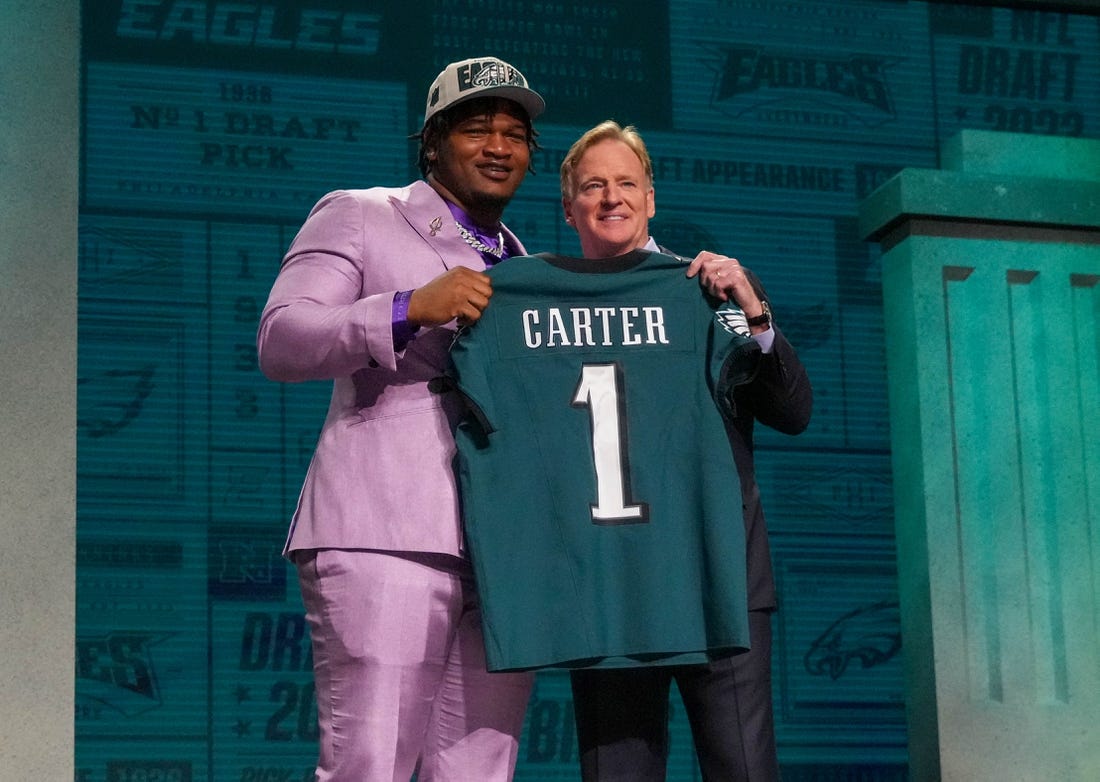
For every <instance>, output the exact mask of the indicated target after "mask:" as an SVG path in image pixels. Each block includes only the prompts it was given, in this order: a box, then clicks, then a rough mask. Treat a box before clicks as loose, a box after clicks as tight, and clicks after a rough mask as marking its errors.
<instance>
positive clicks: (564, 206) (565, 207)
mask: <svg viewBox="0 0 1100 782" xmlns="http://www.w3.org/2000/svg"><path fill="white" fill-rule="evenodd" d="M561 210H562V212H563V213H564V214H565V222H566V223H568V224H569V225H572V224H573V202H572V201H570V200H569V199H568V198H566V197H565V196H562V199H561Z"/></svg>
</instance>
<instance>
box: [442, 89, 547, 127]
mask: <svg viewBox="0 0 1100 782" xmlns="http://www.w3.org/2000/svg"><path fill="white" fill-rule="evenodd" d="M478 98H504V99H505V100H510V101H513V102H514V103H518V104H519V105H520V107H522V108H523V110H524V111H526V112H527V116H528V117H529V118H530V119H532V120H533V119H535V117H537V116H539V115H540V114H542V112H543V111H545V110H546V101H544V100H543V99H542V96H541V95H539V94H538V93H537V92H535V91H534V90H532V89H529V88H527V87H517V86H515V85H513V84H502V85H500V86H498V87H487V88H485V89H483V90H478V91H477V92H474V93H471V94H469V95H465V96H463V97H461V98H459V99H458V100H456V101H454V102H453V103H449V104H447V105H446V106H442V107H439V108H437V109H436V110H435V111H433V112H432V113H431V114H429V115H427V116H426V117H425V118H424V124H427V122H428V119H429V118H430V117H434V116H435V115H436V114H439V113H440V112H443V111H450V110H451V109H453V108H454V107H455V106H461V105H462V104H463V103H468V102H469V101H472V100H477V99H478Z"/></svg>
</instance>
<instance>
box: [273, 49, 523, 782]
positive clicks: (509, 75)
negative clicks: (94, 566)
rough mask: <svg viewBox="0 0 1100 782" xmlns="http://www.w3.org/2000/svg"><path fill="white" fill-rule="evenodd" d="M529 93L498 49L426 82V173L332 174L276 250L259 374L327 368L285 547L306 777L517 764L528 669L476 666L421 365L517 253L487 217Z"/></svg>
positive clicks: (444, 431) (513, 169)
mask: <svg viewBox="0 0 1100 782" xmlns="http://www.w3.org/2000/svg"><path fill="white" fill-rule="evenodd" d="M544 107H545V104H544V102H543V99H542V98H541V97H540V96H539V95H538V94H537V93H536V92H534V91H532V90H531V89H529V88H528V87H527V81H526V79H525V78H524V77H523V75H522V74H521V73H520V72H519V71H517V70H516V69H515V68H513V67H512V66H510V65H509V64H508V63H506V62H503V61H501V60H499V59H496V58H494V57H480V58H475V59H472V60H464V61H461V62H456V63H452V64H450V65H448V66H447V67H446V68H445V69H444V70H443V71H442V72H441V73H440V74H439V76H438V77H437V78H436V80H435V81H434V82H433V83H432V85H431V87H430V88H429V91H428V101H427V108H426V110H425V121H424V125H423V127H422V129H421V132H420V134H419V142H420V147H419V152H418V157H419V165H420V170H421V171H422V173H423V174H424V179H423V180H418V181H416V182H413V183H412V184H410V185H408V186H406V187H402V188H381V187H376V188H371V189H368V190H342V191H336V192H333V193H329V194H328V195H326V196H325V197H324V198H322V199H321V200H320V201H319V202H318V203H317V205H316V206H315V207H314V208H313V211H312V212H311V213H310V215H309V217H308V219H307V220H306V222H305V224H304V225H303V226H302V228H301V230H300V231H299V233H298V235H297V237H296V238H295V239H294V241H293V243H292V244H291V246H290V249H289V251H288V252H287V254H286V257H285V258H284V259H283V264H282V268H281V269H280V271H279V274H278V277H277V279H276V280H275V283H274V286H273V287H272V290H271V295H270V297H269V299H268V302H267V306H266V307H265V308H264V311H263V315H262V316H261V319H260V327H259V334H258V338H257V341H258V347H259V360H260V368H261V369H262V370H263V372H264V374H265V375H267V376H268V377H269V378H271V379H273V380H279V381H284V382H297V381H304V380H332V381H333V391H332V401H331V404H330V406H329V410H328V415H327V417H326V419H325V423H324V427H323V429H322V431H321V434H320V438H319V441H318V443H317V447H316V451H315V453H314V455H313V460H312V463H311V464H310V467H309V471H308V474H307V475H306V479H305V484H304V486H303V487H302V492H301V497H300V499H299V503H298V508H297V510H296V512H295V514H294V518H293V521H292V522H291V526H290V534H289V536H288V538H287V543H286V550H285V554H286V556H287V557H289V558H290V559H291V560H292V561H293V562H294V564H295V565H296V567H297V570H298V577H299V584H300V586H301V590H302V597H303V600H304V603H305V607H306V616H307V619H308V621H309V626H310V633H311V636H312V642H313V668H314V677H315V680H316V690H317V708H318V716H319V723H320V753H319V760H318V764H317V780H318V782H331V781H338V782H351V781H352V780H354V782H364V781H365V780H391V779H392V780H395V781H396V780H402V782H406V781H407V780H408V779H409V778H410V776H411V775H412V774H413V773H414V771H415V772H416V773H417V774H418V779H419V780H420V782H432V780H436V781H438V780H478V782H485V781H488V780H507V779H510V778H511V777H512V773H513V770H514V767H515V761H516V755H517V751H518V744H519V734H520V730H521V728H522V725H523V716H524V711H525V709H526V705H527V700H528V697H529V695H530V689H531V683H532V678H531V676H530V675H529V674H525V673H519V674H510V673H509V674H502V673H494V674H490V673H488V672H487V671H486V669H485V658H484V648H483V644H482V636H481V611H480V606H479V602H478V596H477V593H476V591H475V589H474V584H473V580H472V576H471V569H470V567H469V564H468V561H467V559H466V556H465V552H464V550H463V535H462V526H461V522H460V519H459V508H458V497H457V492H456V488H455V480H454V475H453V472H452V465H451V459H452V456H453V455H454V450H455V446H454V439H453V437H452V434H451V431H452V430H451V425H452V423H453V422H454V420H455V415H456V413H457V405H456V403H455V400H454V399H452V398H451V397H452V394H441V393H435V392H433V390H432V389H429V381H431V380H432V379H433V378H436V377H438V376H439V375H440V374H441V372H442V369H443V367H444V365H445V361H446V358H447V350H448V347H449V346H450V344H451V339H452V337H453V335H454V331H455V327H456V326H455V324H456V322H463V323H464V322H471V321H474V320H477V318H478V317H479V316H480V314H481V311H482V310H483V309H484V307H485V306H486V304H487V303H488V301H489V297H490V295H491V294H492V289H491V286H490V283H489V278H488V276H487V275H485V274H484V273H483V271H484V270H485V268H486V267H487V266H488V265H491V264H493V263H496V262H499V261H500V260H502V259H505V258H507V257H509V256H513V255H523V254H525V251H524V248H523V246H522V245H521V244H520V242H519V240H518V239H517V238H516V237H515V236H514V235H513V234H512V233H511V231H509V230H508V229H507V228H506V227H505V226H504V225H503V224H502V223H501V222H500V220H501V215H502V213H503V211H504V208H505V206H506V205H507V204H508V202H509V201H510V200H511V198H512V196H513V195H514V194H515V192H516V189H517V188H518V187H519V185H520V182H522V181H523V178H524V176H525V174H526V173H527V170H528V167H529V164H530V158H531V151H532V150H533V149H535V148H536V143H535V135H536V134H535V131H534V129H533V127H532V124H531V121H532V119H534V118H535V117H537V116H538V115H539V114H540V113H541V112H542V111H543V109H544Z"/></svg>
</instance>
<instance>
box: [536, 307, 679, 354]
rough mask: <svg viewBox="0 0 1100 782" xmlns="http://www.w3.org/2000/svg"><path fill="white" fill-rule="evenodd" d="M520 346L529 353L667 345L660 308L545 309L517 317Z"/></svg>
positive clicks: (661, 309) (662, 310)
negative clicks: (521, 325) (619, 346)
mask: <svg viewBox="0 0 1100 782" xmlns="http://www.w3.org/2000/svg"><path fill="white" fill-rule="evenodd" d="M520 317H521V320H522V323H523V342H524V344H525V345H526V346H527V347H528V348H530V349H532V350H536V349H539V348H556V347H595V346H597V345H601V346H612V345H667V344H669V341H668V335H667V334H666V332H665V311H664V307H606V306H605V307H568V308H565V307H546V308H544V309H525V310H523V312H522V314H521V316H520Z"/></svg>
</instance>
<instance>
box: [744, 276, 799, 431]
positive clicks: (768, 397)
mask: <svg viewBox="0 0 1100 782" xmlns="http://www.w3.org/2000/svg"><path fill="white" fill-rule="evenodd" d="M749 279H750V281H751V282H752V285H753V287H754V288H755V289H756V292H757V295H758V296H760V298H761V299H764V300H767V293H766V292H765V291H764V287H763V285H761V284H760V280H759V279H758V278H757V277H756V275H754V274H752V273H751V272H750V273H749ZM772 328H773V329H774V330H775V341H774V342H773V344H772V349H771V352H770V353H766V354H764V355H762V356H761V357H760V365H759V369H758V371H757V373H756V377H755V378H754V379H753V380H752V382H751V383H746V384H745V385H742V386H739V387H737V388H736V389H735V391H734V400H735V402H736V407H737V410H738V413H739V414H740V415H751V416H752V417H753V418H755V419H756V420H758V421H760V423H762V424H764V425H765V426H769V427H771V428H772V429H775V430H777V431H779V432H782V433H784V434H792V435H793V434H799V433H800V432H802V431H803V430H805V429H806V427H807V426H809V423H810V414H811V412H812V410H813V389H812V388H811V386H810V378H809V376H808V375H807V374H806V368H805V367H804V366H803V365H802V361H801V360H800V359H799V358H798V354H797V353H796V352H795V349H794V347H793V346H792V345H791V343H790V342H788V341H787V338H786V337H785V336H783V332H782V331H780V329H779V327H778V326H777V325H776V324H774V323H773V324H772Z"/></svg>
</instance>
